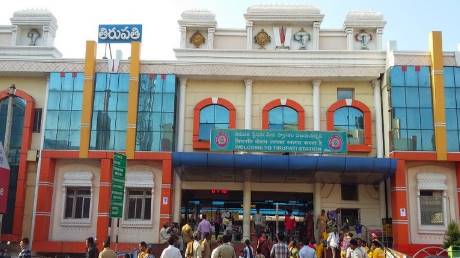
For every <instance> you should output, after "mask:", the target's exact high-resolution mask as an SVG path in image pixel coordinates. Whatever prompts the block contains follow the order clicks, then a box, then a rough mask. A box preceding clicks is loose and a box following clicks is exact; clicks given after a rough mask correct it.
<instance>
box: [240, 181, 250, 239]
mask: <svg viewBox="0 0 460 258" xmlns="http://www.w3.org/2000/svg"><path fill="white" fill-rule="evenodd" d="M246 239H249V240H250V239H251V180H250V178H246V179H245V180H244V185H243V239H242V241H244V240H246Z"/></svg>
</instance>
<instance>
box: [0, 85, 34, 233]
mask: <svg viewBox="0 0 460 258" xmlns="http://www.w3.org/2000/svg"><path fill="white" fill-rule="evenodd" d="M8 97H9V92H8V89H6V90H3V91H0V142H2V143H3V142H4V139H3V138H4V136H5V129H6V118H7V109H8ZM34 107H35V101H34V99H33V98H32V97H31V96H30V95H29V94H27V93H26V92H24V91H22V90H20V89H15V90H14V93H13V113H12V115H13V117H12V124H11V138H10V149H9V150H10V152H9V155H8V161H9V166H10V182H9V192H10V195H8V204H7V210H6V214H5V215H4V216H3V223H4V225H5V226H4V227H3V228H2V232H1V233H3V234H5V235H8V234H12V235H21V233H22V222H23V214H24V205H23V204H24V203H25V195H24V194H16V193H25V192H26V182H27V170H28V166H29V163H28V162H27V160H26V159H27V157H26V155H23V154H22V153H27V152H28V151H29V150H30V145H31V142H32V129H33V127H32V124H33V121H34V112H33V111H34ZM10 196H12V197H11V198H10Z"/></svg>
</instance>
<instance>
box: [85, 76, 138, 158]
mask: <svg viewBox="0 0 460 258" xmlns="http://www.w3.org/2000/svg"><path fill="white" fill-rule="evenodd" d="M128 84H129V75H128V74H125V73H120V74H112V73H97V74H96V85H95V91H94V104H93V114H92V122H91V141H90V149H92V150H125V143H126V126H127V115H128V88H129V85H128Z"/></svg>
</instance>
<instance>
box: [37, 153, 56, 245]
mask: <svg viewBox="0 0 460 258" xmlns="http://www.w3.org/2000/svg"><path fill="white" fill-rule="evenodd" d="M54 174H55V160H53V159H51V158H48V157H42V162H41V169H40V178H39V183H38V186H37V187H38V192H37V207H36V214H35V218H34V219H35V229H34V232H33V234H34V244H33V246H34V249H35V250H36V248H35V247H37V246H43V244H45V245H46V242H48V241H49V231H50V223H51V207H52V200H53V190H54ZM39 251H46V250H39Z"/></svg>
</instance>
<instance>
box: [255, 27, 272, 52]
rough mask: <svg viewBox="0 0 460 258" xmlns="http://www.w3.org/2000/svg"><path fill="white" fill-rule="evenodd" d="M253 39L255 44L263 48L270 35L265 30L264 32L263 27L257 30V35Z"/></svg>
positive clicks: (269, 40) (269, 39) (268, 41)
mask: <svg viewBox="0 0 460 258" xmlns="http://www.w3.org/2000/svg"><path fill="white" fill-rule="evenodd" d="M254 41H255V42H256V44H257V45H259V46H260V48H262V49H264V48H265V45H267V44H268V43H270V42H271V38H270V35H268V33H267V32H265V30H264V29H262V30H261V31H259V33H257V35H256V36H255V37H254Z"/></svg>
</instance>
